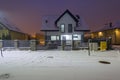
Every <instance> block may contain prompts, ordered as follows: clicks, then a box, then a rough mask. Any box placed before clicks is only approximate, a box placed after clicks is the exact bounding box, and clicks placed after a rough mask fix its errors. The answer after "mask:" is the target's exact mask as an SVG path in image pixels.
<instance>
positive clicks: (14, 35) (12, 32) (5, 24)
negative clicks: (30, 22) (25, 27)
mask: <svg viewBox="0 0 120 80" xmlns="http://www.w3.org/2000/svg"><path fill="white" fill-rule="evenodd" d="M28 37H29V35H28V34H25V33H23V32H22V31H21V30H20V29H18V28H17V27H15V26H14V25H12V24H11V23H10V22H9V21H7V20H6V19H5V18H3V17H0V39H2V40H27V39H28Z"/></svg>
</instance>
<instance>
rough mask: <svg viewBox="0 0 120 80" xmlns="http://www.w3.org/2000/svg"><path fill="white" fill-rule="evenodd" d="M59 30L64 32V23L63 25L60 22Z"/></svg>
mask: <svg viewBox="0 0 120 80" xmlns="http://www.w3.org/2000/svg"><path fill="white" fill-rule="evenodd" d="M60 31H61V32H65V25H64V24H62V25H61V26H60Z"/></svg>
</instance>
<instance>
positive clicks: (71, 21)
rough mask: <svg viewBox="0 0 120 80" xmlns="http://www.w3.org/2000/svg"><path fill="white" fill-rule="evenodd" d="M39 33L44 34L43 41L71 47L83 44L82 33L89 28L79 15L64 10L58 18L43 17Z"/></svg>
mask: <svg viewBox="0 0 120 80" xmlns="http://www.w3.org/2000/svg"><path fill="white" fill-rule="evenodd" d="M41 31H43V32H45V40H46V42H47V41H52V42H58V44H59V45H63V43H64V45H73V44H74V42H76V43H81V42H84V33H85V32H89V31H90V30H89V27H88V25H87V24H86V23H85V21H84V19H83V18H82V17H81V16H79V15H76V16H75V15H73V14H72V13H71V12H70V11H69V10H66V11H65V12H64V13H63V14H61V15H59V16H52V15H50V16H43V17H42V26H41Z"/></svg>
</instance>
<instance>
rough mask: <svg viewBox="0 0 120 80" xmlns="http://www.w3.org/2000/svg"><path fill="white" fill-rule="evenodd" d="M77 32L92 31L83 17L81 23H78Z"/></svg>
mask: <svg viewBox="0 0 120 80" xmlns="http://www.w3.org/2000/svg"><path fill="white" fill-rule="evenodd" d="M75 30H83V31H84V30H90V29H89V26H88V25H87V24H86V22H85V20H84V18H83V17H80V19H79V22H78V27H76V28H75Z"/></svg>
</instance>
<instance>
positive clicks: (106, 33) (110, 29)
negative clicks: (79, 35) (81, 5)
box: [91, 21, 120, 44]
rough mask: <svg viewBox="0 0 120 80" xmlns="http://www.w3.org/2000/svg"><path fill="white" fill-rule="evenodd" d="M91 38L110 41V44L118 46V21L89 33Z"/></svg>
mask: <svg viewBox="0 0 120 80" xmlns="http://www.w3.org/2000/svg"><path fill="white" fill-rule="evenodd" d="M91 37H92V38H100V39H102V38H104V39H109V38H111V39H112V44H120V21H117V22H116V23H114V24H112V23H109V24H106V25H105V26H104V27H103V28H101V29H99V30H96V31H94V32H92V33H91Z"/></svg>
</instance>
